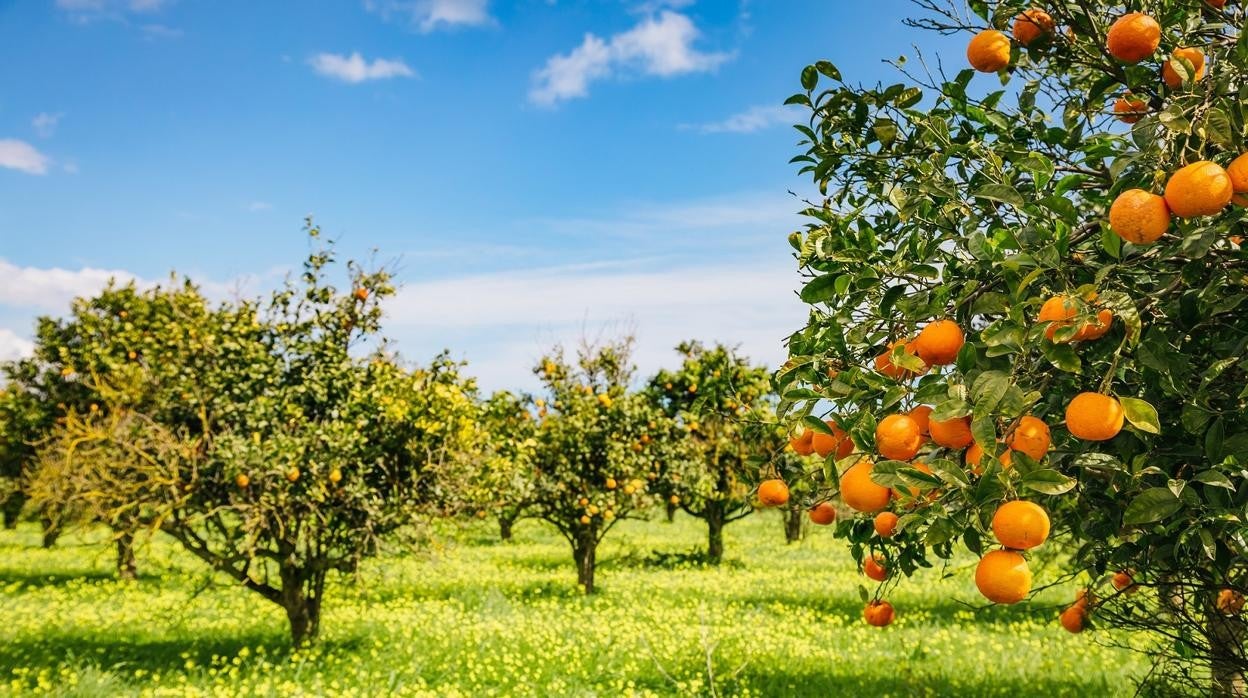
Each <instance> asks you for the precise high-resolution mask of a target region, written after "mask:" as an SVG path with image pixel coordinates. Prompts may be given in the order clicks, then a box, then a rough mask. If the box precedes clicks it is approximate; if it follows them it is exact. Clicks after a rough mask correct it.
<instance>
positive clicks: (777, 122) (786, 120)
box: [681, 106, 800, 133]
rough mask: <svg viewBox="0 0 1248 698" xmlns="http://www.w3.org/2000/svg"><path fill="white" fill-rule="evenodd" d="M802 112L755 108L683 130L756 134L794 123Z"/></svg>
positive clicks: (684, 126)
mask: <svg viewBox="0 0 1248 698" xmlns="http://www.w3.org/2000/svg"><path fill="white" fill-rule="evenodd" d="M798 114H800V112H799V111H798V110H797V109H795V108H793V107H783V106H755V107H750V108H749V109H746V110H745V111H742V112H738V113H736V114H733V115H732V116H729V117H727V118H725V119H722V120H720V121H711V122H708V123H704V124H684V125H682V126H681V128H688V129H694V130H696V131H699V132H701V133H754V132H755V131H762V130H763V129H768V128H772V127H774V126H783V125H789V124H792V123H794V121H795V120H796V119H797V118H798Z"/></svg>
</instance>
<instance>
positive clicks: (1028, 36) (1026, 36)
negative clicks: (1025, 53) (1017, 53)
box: [1013, 7, 1056, 47]
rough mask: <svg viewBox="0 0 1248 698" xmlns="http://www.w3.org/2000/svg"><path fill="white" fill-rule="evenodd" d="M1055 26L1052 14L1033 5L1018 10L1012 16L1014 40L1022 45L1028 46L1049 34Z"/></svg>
mask: <svg viewBox="0 0 1248 698" xmlns="http://www.w3.org/2000/svg"><path fill="white" fill-rule="evenodd" d="M1055 26H1056V24H1055V23H1054V22H1053V16H1052V15H1050V14H1049V13H1048V12H1045V11H1044V10H1041V9H1037V8H1034V7H1033V8H1032V9H1030V10H1025V11H1023V12H1020V13H1019V14H1018V16H1016V17H1015V18H1014V25H1013V33H1014V40H1015V41H1017V42H1018V43H1020V44H1022V45H1023V46H1028V47H1030V46H1031V45H1032V44H1033V43H1035V42H1036V41H1039V40H1040V39H1043V38H1047V37H1048V36H1049V35H1051V34H1052V33H1053V28H1054V27H1055Z"/></svg>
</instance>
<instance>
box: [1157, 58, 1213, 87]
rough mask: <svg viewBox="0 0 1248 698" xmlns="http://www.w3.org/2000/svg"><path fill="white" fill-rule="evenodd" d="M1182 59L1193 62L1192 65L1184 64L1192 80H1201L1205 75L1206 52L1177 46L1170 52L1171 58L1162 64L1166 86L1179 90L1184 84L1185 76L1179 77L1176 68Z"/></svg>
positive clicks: (1162, 75)
mask: <svg viewBox="0 0 1248 698" xmlns="http://www.w3.org/2000/svg"><path fill="white" fill-rule="evenodd" d="M1180 60H1186V61H1187V62H1188V63H1191V64H1192V65H1191V67H1190V68H1188V66H1183V67H1184V68H1185V69H1187V72H1188V75H1189V77H1190V79H1191V81H1192V82H1200V79H1201V78H1203V77H1205V54H1204V52H1202V51H1201V50H1200V49H1198V48H1176V49H1175V50H1174V52H1172V53H1171V54H1170V60H1168V61H1166V62H1165V64H1164V65H1162V66H1161V79H1162V80H1163V81H1165V83H1166V87H1169V88H1170V89H1172V90H1177V89H1179V88H1180V87H1182V86H1183V78H1181V77H1179V71H1177V70H1175V68H1174V66H1175V64H1176V63H1177V62H1178V61H1180Z"/></svg>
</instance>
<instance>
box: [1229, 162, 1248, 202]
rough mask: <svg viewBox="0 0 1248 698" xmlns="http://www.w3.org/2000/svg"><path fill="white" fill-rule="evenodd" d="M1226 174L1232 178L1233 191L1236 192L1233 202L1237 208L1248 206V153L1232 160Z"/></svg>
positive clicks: (1232, 198)
mask: <svg viewBox="0 0 1248 698" xmlns="http://www.w3.org/2000/svg"><path fill="white" fill-rule="evenodd" d="M1226 174H1227V176H1228V177H1230V178H1231V190H1232V191H1233V192H1235V194H1234V196H1232V197H1231V201H1232V202H1233V203H1234V204H1235V205H1236V206H1248V153H1244V154H1242V155H1240V156H1239V157H1237V158H1235V159H1234V160H1232V161H1231V164H1230V165H1227V167H1226Z"/></svg>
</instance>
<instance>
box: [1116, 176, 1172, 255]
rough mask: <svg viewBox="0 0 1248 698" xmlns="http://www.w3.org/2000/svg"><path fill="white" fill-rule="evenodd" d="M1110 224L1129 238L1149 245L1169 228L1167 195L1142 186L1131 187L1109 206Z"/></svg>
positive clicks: (1123, 236) (1137, 242)
mask: <svg viewBox="0 0 1248 698" xmlns="http://www.w3.org/2000/svg"><path fill="white" fill-rule="evenodd" d="M1109 227H1110V229H1111V230H1113V231H1114V233H1115V234H1116V235H1117V236H1118V237H1120V238H1122V239H1123V240H1126V241H1127V242H1133V243H1135V244H1137V245H1148V244H1151V243H1154V242H1156V241H1157V239H1158V238H1160V237H1161V236H1162V235H1165V234H1166V230H1167V229H1169V228H1170V207H1169V206H1167V205H1166V199H1165V197H1162V196H1158V195H1156V194H1154V193H1152V192H1147V191H1144V190H1143V189H1128V190H1126V191H1124V192H1123V193H1121V194H1119V195H1118V198H1116V199H1114V203H1113V205H1111V206H1110V207H1109Z"/></svg>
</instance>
